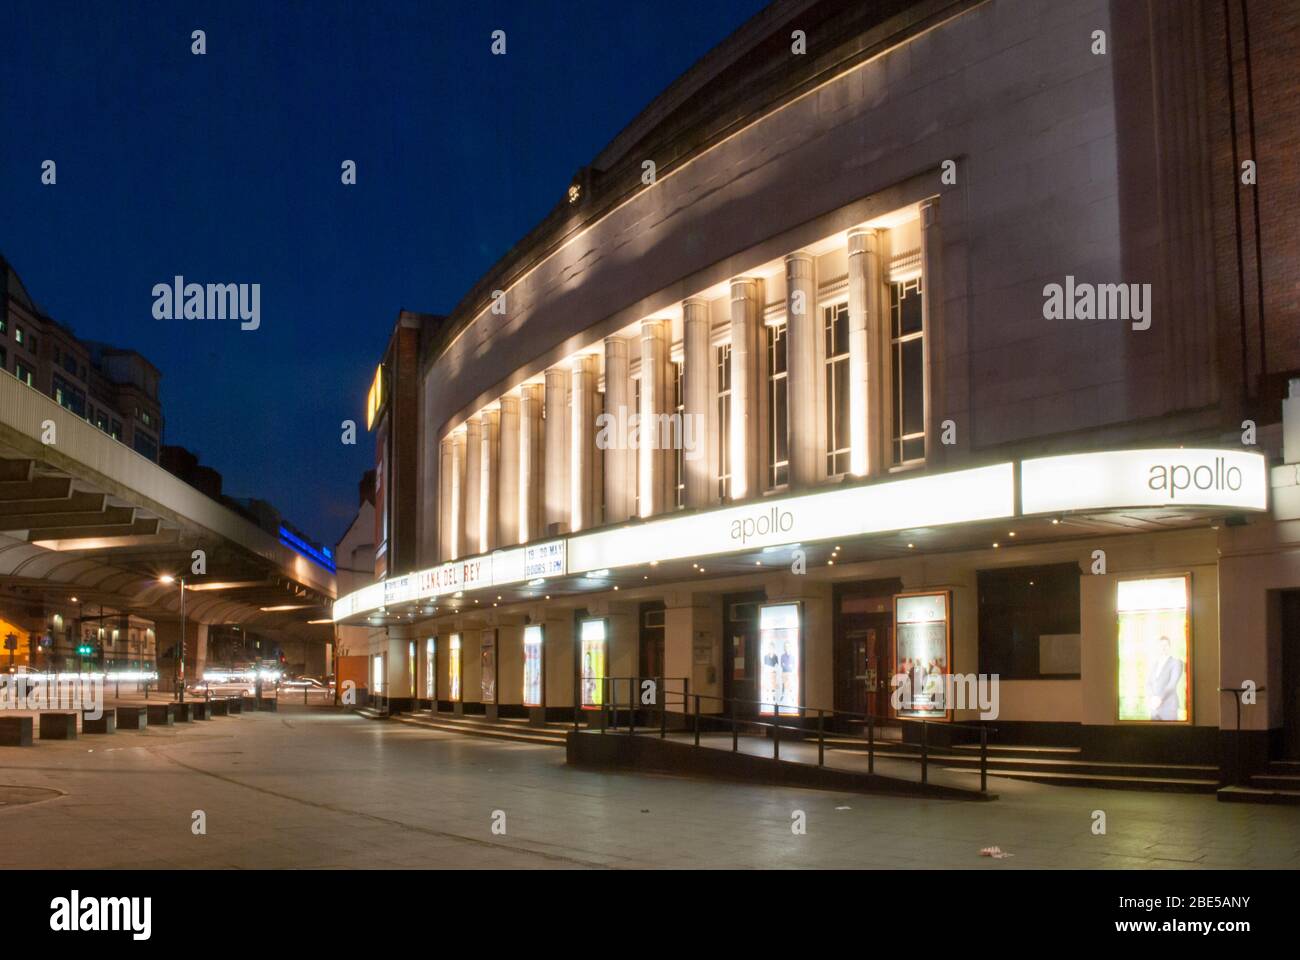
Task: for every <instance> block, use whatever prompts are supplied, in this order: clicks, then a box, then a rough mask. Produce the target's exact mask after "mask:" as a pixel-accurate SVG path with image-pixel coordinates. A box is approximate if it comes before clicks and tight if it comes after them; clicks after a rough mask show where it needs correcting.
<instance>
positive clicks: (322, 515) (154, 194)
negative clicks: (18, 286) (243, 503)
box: [0, 0, 765, 542]
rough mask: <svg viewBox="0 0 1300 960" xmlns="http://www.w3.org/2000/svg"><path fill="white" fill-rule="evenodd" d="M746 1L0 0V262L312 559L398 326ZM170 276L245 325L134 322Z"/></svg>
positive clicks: (741, 15) (447, 286) (740, 18)
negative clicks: (236, 294) (498, 52)
mask: <svg viewBox="0 0 1300 960" xmlns="http://www.w3.org/2000/svg"><path fill="white" fill-rule="evenodd" d="M764 5H765V0H728V2H726V3H710V2H706V3H700V2H698V0H694V2H693V0H655V2H649V0H632V2H624V3H610V2H609V0H582V2H578V0H567V2H545V0H520V2H517V3H495V2H487V3H479V2H474V3H464V2H460V3H441V2H430V0H423V2H387V0H367V2H364V3H362V2H356V0H349V2H326V0H313V2H310V3H289V2H267V0H260V2H228V0H221V2H211V3H186V2H179V3H138V2H121V0H117V2H103V3H93V4H92V3H87V2H84V0H80V2H53V0H5V2H4V3H3V5H0V251H3V253H4V254H5V256H6V257H7V258H8V259H9V260H10V262H11V263H12V264H13V265H14V267H15V268H16V269H17V270H18V272H19V274H20V275H21V276H22V278H23V280H24V282H25V283H26V285H27V287H28V289H29V291H30V292H31V294H32V296H33V298H34V299H35V300H36V301H37V303H39V304H40V305H41V306H42V307H43V308H44V309H45V310H46V312H48V313H49V314H50V315H51V316H52V317H54V318H55V319H56V320H59V321H60V322H63V323H65V324H67V325H69V326H70V327H72V329H73V330H74V331H75V332H76V333H77V334H78V335H79V336H81V337H82V338H85V339H90V340H105V341H109V342H112V343H114V344H119V345H122V346H127V347H131V348H134V349H136V350H139V351H140V352H141V353H143V354H144V355H145V356H146V357H148V358H149V359H150V360H151V361H152V362H153V363H154V364H155V365H156V366H157V367H158V368H159V369H160V370H161V371H162V373H163V381H162V383H163V386H162V392H163V404H164V413H165V416H166V418H167V428H166V435H165V437H164V440H165V441H166V442H169V443H179V444H182V445H185V446H187V447H190V448H191V449H193V450H196V451H197V452H198V453H199V454H200V455H201V456H202V458H203V460H204V461H205V462H206V463H208V464H209V465H211V466H213V467H215V468H216V469H217V470H219V471H221V473H222V474H223V475H224V477H225V489H226V492H227V493H230V494H232V495H235V496H260V497H263V498H265V499H267V500H270V501H271V502H273V503H274V504H276V505H277V506H278V507H279V508H280V510H281V511H282V512H283V513H284V514H285V516H287V517H289V518H290V519H292V520H293V521H294V522H296V523H297V524H299V525H300V526H302V527H303V528H305V529H306V530H307V531H308V532H309V533H311V534H313V535H314V536H316V537H319V538H321V539H323V540H325V541H327V542H332V541H333V540H334V539H335V538H336V537H338V536H339V535H341V533H342V532H343V530H344V529H345V527H346V524H347V523H348V521H349V520H350V518H351V516H352V513H353V511H354V509H355V505H356V483H357V480H358V479H359V478H360V475H361V474H362V472H363V471H364V470H365V469H367V468H368V467H369V466H370V465H371V462H372V460H373V445H372V443H371V439H370V437H369V436H368V435H366V434H364V397H365V391H366V388H367V387H368V385H369V381H370V378H371V375H372V372H373V368H374V364H375V362H376V361H377V359H378V357H379V353H380V351H381V350H382V349H383V347H384V344H385V343H386V341H387V337H388V335H389V333H390V331H391V328H392V325H393V322H394V320H395V318H396V314H397V311H398V310H399V309H401V308H407V309H412V310H422V311H427V312H431V313H443V312H446V311H448V310H450V309H451V307H452V306H453V305H454V304H455V303H456V302H457V301H458V300H459V299H460V297H461V296H462V295H463V294H464V292H465V291H466V290H467V289H468V288H469V287H470V285H472V283H473V282H474V281H475V280H476V279H477V278H478V277H479V276H480V275H481V274H482V273H484V272H485V271H486V270H487V269H488V268H489V267H490V266H491V265H492V263H494V262H495V261H496V260H497V259H498V258H499V257H500V256H501V255H502V254H503V253H504V252H505V251H506V250H507V249H509V247H510V246H511V245H512V244H513V243H514V242H515V241H516V240H518V239H519V238H520V237H521V236H522V235H523V234H524V233H525V232H527V230H528V229H530V228H531V227H532V226H533V225H535V224H536V223H537V222H538V221H539V220H540V219H541V218H542V217H543V216H544V215H545V214H546V213H547V212H548V211H549V210H550V208H551V206H552V205H553V204H554V203H555V202H556V200H557V199H558V198H559V197H560V196H561V195H562V194H563V193H564V191H565V189H566V187H567V185H568V182H569V178H570V177H571V176H572V174H573V173H574V171H575V170H577V169H578V168H579V167H580V166H582V165H584V164H586V163H588V162H589V161H590V160H591V159H592V158H593V157H594V156H595V155H596V153H597V152H599V150H600V149H601V148H602V147H603V146H604V145H605V144H606V143H607V142H608V141H609V140H610V139H611V138H612V137H613V136H614V135H615V134H616V133H617V132H618V131H619V130H621V129H622V128H623V127H624V126H625V125H626V124H627V123H628V122H629V121H631V119H632V118H633V117H634V116H635V115H636V114H637V113H638V112H639V111H640V110H641V109H642V108H643V107H644V106H646V105H647V104H648V103H649V102H650V100H651V99H653V98H654V97H655V96H656V95H657V94H658V93H659V92H661V91H662V90H663V89H664V88H665V87H666V86H667V85H668V84H669V83H671V82H672V80H673V79H674V78H676V77H677V76H678V75H679V74H681V73H682V72H683V71H685V70H686V69H687V68H688V67H689V66H690V65H691V64H692V63H693V62H694V61H695V60H697V59H698V58H699V57H700V56H701V55H703V54H704V53H705V52H707V51H708V50H709V49H710V48H711V47H713V46H714V45H715V44H717V43H718V42H719V41H720V40H722V39H723V38H724V37H726V36H727V35H728V34H729V33H731V32H732V31H733V30H734V29H736V28H737V27H738V26H740V25H741V24H742V23H744V22H745V20H747V19H748V18H749V17H750V16H752V15H753V14H754V13H756V12H757V11H758V10H759V9H761V8H762V7H763V6H764ZM195 29H203V30H205V31H206V32H207V54H206V56H194V55H192V54H191V52H190V44H191V40H190V34H191V32H192V31H193V30H195ZM495 29H503V30H505V31H506V33H507V38H508V40H507V42H508V47H507V50H508V52H507V54H506V56H504V57H496V56H492V55H491V54H490V51H489V43H490V34H491V32H492V31H493V30H495ZM47 159H52V160H55V161H56V162H57V164H58V184H57V186H53V187H47V186H42V185H41V183H40V169H41V163H42V161H44V160H47ZM345 159H347V160H355V161H356V162H357V166H358V184H357V186H355V187H345V186H343V185H342V184H341V183H340V181H339V175H340V164H341V163H342V161H343V160H345ZM176 274H182V275H183V276H185V277H186V279H187V280H193V281H196V282H200V283H209V282H211V283H226V282H233V283H260V284H261V285H262V303H261V316H262V326H261V329H260V330H258V331H255V332H242V331H240V329H239V324H238V322H236V321H198V320H189V321H186V320H170V321H168V320H162V321H160V320H155V319H153V316H152V305H153V301H152V297H151V294H150V291H151V289H152V287H153V285H154V284H155V283H166V282H170V280H171V278H172V277H173V276H174V275H176ZM345 418H352V419H355V420H357V421H358V423H359V425H360V427H361V429H362V431H363V432H362V436H361V438H360V440H359V442H358V445H357V446H355V447H347V446H344V445H342V444H341V443H340V442H339V434H340V430H339V424H340V422H341V421H342V420H343V419H345Z"/></svg>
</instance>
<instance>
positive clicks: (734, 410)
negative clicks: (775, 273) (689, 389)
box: [730, 277, 763, 500]
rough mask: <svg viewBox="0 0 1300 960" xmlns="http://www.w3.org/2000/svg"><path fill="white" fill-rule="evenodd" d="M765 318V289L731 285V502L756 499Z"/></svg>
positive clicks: (742, 282) (740, 282) (742, 281)
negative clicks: (760, 358) (761, 331)
mask: <svg viewBox="0 0 1300 960" xmlns="http://www.w3.org/2000/svg"><path fill="white" fill-rule="evenodd" d="M762 316H763V285H762V284H761V283H760V282H759V281H758V280H754V279H752V278H750V277H737V278H736V279H735V280H732V281H731V488H730V498H731V499H732V500H743V499H745V498H746V497H752V496H755V495H757V494H758V493H759V492H760V491H761V490H762V487H761V486H760V485H759V480H758V465H759V436H758V422H759V416H758V414H759V405H760V404H761V403H762V402H763V387H762V384H761V383H759V377H758V371H759V364H758V344H759V325H760V324H761V323H762Z"/></svg>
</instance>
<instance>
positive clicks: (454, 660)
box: [447, 633, 460, 700]
mask: <svg viewBox="0 0 1300 960" xmlns="http://www.w3.org/2000/svg"><path fill="white" fill-rule="evenodd" d="M447 675H448V679H449V680H450V681H451V690H450V699H452V700H459V699H460V634H459V633H453V634H452V635H451V643H450V644H449V645H448V647H447Z"/></svg>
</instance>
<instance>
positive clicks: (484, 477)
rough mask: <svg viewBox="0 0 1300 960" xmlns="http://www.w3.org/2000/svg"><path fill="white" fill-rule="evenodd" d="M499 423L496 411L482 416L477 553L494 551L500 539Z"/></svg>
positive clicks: (498, 415)
mask: <svg viewBox="0 0 1300 960" xmlns="http://www.w3.org/2000/svg"><path fill="white" fill-rule="evenodd" d="M500 422H501V412H500V411H499V410H485V411H483V416H482V438H481V439H482V443H481V444H480V449H481V450H482V451H483V452H482V454H480V457H479V489H478V552H479V553H487V552H488V551H489V550H495V549H496V547H497V546H498V544H500V542H501V541H500V540H499V539H498V534H497V521H498V513H497V477H498V475H499V474H500V471H501V461H500V459H499V457H500V446H499V444H498V443H497V436H498V434H497V431H498V429H499V425H500Z"/></svg>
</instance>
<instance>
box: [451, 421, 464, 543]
mask: <svg viewBox="0 0 1300 960" xmlns="http://www.w3.org/2000/svg"><path fill="white" fill-rule="evenodd" d="M463 553H465V434H464V433H462V432H461V431H459V430H458V431H456V433H454V434H452V437H451V555H452V557H459V556H460V555H461V554H463Z"/></svg>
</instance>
